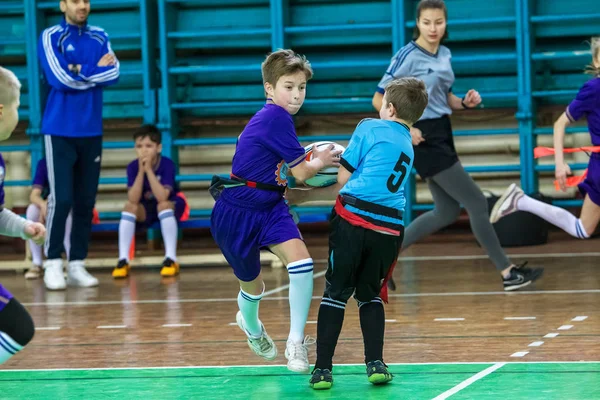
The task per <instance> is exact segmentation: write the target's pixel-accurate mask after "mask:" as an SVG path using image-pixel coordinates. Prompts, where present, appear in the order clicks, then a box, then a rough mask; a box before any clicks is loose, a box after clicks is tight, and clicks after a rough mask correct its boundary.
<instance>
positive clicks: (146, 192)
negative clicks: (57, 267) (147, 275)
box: [112, 125, 188, 278]
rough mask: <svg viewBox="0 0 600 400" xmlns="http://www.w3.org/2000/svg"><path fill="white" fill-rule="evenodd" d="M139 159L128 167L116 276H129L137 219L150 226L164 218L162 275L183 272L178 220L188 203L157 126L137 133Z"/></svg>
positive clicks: (136, 143)
mask: <svg viewBox="0 0 600 400" xmlns="http://www.w3.org/2000/svg"><path fill="white" fill-rule="evenodd" d="M133 140H134V141H135V152H136V154H137V157H138V158H137V159H136V160H133V161H132V162H131V163H129V165H128V166H127V188H128V192H127V203H125V208H124V209H123V212H122V213H121V221H120V223H119V262H118V263H117V266H116V267H115V269H114V270H113V273H112V276H113V278H126V277H127V276H128V275H129V247H130V246H131V241H132V239H133V236H134V235H135V228H136V222H140V223H143V224H144V225H145V226H146V227H150V226H152V225H153V224H154V223H155V222H157V221H160V229H161V232H162V237H163V240H164V243H165V260H164V261H163V266H162V269H161V271H160V274H161V275H162V276H175V275H177V274H178V273H179V264H178V263H177V254H176V251H177V222H178V221H181V220H182V218H184V216H185V215H186V214H187V212H188V208H187V202H186V200H185V197H184V196H183V193H181V192H180V191H179V187H178V186H177V184H176V182H175V163H173V161H172V160H171V159H169V158H167V157H164V156H161V155H160V152H161V151H162V144H161V135H160V131H159V130H158V128H156V127H155V126H154V125H144V126H142V127H141V128H139V129H138V130H137V131H136V132H135V134H134V135H133Z"/></svg>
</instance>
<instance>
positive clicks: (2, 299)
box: [0, 284, 13, 311]
mask: <svg viewBox="0 0 600 400" xmlns="http://www.w3.org/2000/svg"><path fill="white" fill-rule="evenodd" d="M12 298H13V295H12V294H10V292H9V291H8V290H6V288H5V287H4V286H2V285H1V284H0V311H2V309H4V307H6V305H7V304H8V302H9V301H10V299H12Z"/></svg>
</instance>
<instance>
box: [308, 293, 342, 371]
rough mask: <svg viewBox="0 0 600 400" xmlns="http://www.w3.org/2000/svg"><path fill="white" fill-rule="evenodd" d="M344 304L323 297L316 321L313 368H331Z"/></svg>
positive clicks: (340, 327) (340, 329)
mask: <svg viewBox="0 0 600 400" xmlns="http://www.w3.org/2000/svg"><path fill="white" fill-rule="evenodd" d="M344 312H345V304H344V303H342V302H339V301H336V300H331V299H326V298H323V301H322V302H321V307H319V319H318V321H317V362H315V368H321V369H328V370H330V371H331V370H332V369H333V353H334V352H335V346H336V345H337V341H338V338H339V336H340V332H341V331H342V325H343V324H344Z"/></svg>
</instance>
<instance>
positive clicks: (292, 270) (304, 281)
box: [287, 258, 313, 343]
mask: <svg viewBox="0 0 600 400" xmlns="http://www.w3.org/2000/svg"><path fill="white" fill-rule="evenodd" d="M287 270H288V274H289V275H290V335H289V336H288V340H291V341H293V342H296V343H298V342H302V341H303V340H304V326H305V325H306V320H307V319H308V310H309V309H310V302H311V300H312V295H313V259H312V258H305V259H304V260H300V261H295V262H292V263H289V264H288V265H287Z"/></svg>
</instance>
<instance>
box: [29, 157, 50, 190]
mask: <svg viewBox="0 0 600 400" xmlns="http://www.w3.org/2000/svg"><path fill="white" fill-rule="evenodd" d="M31 186H33V187H34V188H38V189H42V190H43V189H45V188H47V187H49V186H50V185H49V183H48V167H47V166H46V159H45V158H42V159H41V160H40V161H38V163H37V166H36V167H35V176H34V177H33V182H32V184H31Z"/></svg>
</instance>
